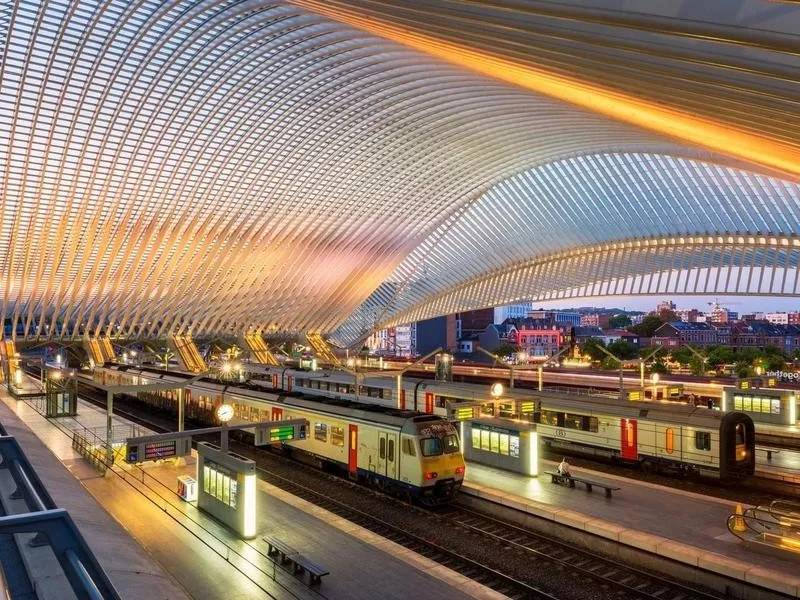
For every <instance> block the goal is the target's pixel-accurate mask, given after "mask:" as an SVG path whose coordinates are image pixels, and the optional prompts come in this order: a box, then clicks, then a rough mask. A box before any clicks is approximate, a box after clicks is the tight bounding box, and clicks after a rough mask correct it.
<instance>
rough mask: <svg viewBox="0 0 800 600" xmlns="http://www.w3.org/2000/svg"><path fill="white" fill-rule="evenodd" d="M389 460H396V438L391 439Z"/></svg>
mask: <svg viewBox="0 0 800 600" xmlns="http://www.w3.org/2000/svg"><path fill="white" fill-rule="evenodd" d="M389 462H394V440H389Z"/></svg>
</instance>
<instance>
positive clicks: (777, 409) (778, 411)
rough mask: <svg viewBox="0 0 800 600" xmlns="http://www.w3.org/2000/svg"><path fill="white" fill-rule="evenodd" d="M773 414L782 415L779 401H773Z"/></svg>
mask: <svg viewBox="0 0 800 600" xmlns="http://www.w3.org/2000/svg"><path fill="white" fill-rule="evenodd" d="M772 414H773V415H779V414H781V401H780V400H778V399H773V400H772Z"/></svg>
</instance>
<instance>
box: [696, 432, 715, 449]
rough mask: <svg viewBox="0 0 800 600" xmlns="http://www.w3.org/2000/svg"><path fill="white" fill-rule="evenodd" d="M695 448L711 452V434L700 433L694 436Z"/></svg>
mask: <svg viewBox="0 0 800 600" xmlns="http://www.w3.org/2000/svg"><path fill="white" fill-rule="evenodd" d="M694 447H695V448H697V449H698V450H711V434H710V433H707V432H705V431H698V432H696V433H695V434H694Z"/></svg>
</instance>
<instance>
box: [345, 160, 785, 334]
mask: <svg viewBox="0 0 800 600" xmlns="http://www.w3.org/2000/svg"><path fill="white" fill-rule="evenodd" d="M798 235H800V185H798V184H796V183H792V182H788V181H785V180H781V179H777V178H774V177H770V176H766V175H761V174H758V173H753V172H748V171H745V170H744V169H742V168H733V167H728V166H723V165H719V164H714V163H711V162H707V161H700V160H696V159H690V158H687V157H676V156H668V155H655V154H646V153H611V154H601V155H585V156H573V157H570V158H566V159H563V160H560V161H555V162H552V163H547V164H543V165H540V166H539V167H537V168H535V169H530V170H525V171H523V172H521V173H519V174H517V175H515V176H513V177H511V178H509V179H507V180H505V181H503V182H501V183H499V184H497V185H496V186H494V187H492V188H491V189H490V190H488V191H487V192H486V193H485V194H483V195H482V196H481V197H480V198H478V199H477V200H476V201H475V202H474V203H472V204H470V205H469V206H468V207H466V208H465V209H464V211H463V212H462V213H461V214H460V215H458V217H457V218H454V219H452V220H451V221H450V222H446V223H444V224H443V225H442V226H440V227H439V228H438V229H437V230H436V231H435V232H434V234H433V235H431V236H430V237H429V238H428V239H426V240H425V241H424V242H422V243H421V244H419V246H417V248H416V249H415V250H414V251H412V252H411V253H410V254H409V256H408V257H407V258H406V260H405V261H403V263H402V264H401V265H399V266H398V267H397V269H395V272H394V273H393V274H392V276H391V277H389V278H388V279H387V281H386V282H385V283H384V284H383V285H382V286H381V288H379V289H378V290H376V292H374V293H373V294H372V296H371V297H370V299H369V300H367V302H365V303H364V304H363V305H362V306H361V307H360V309H359V310H358V311H357V312H356V313H355V314H354V315H353V316H352V317H351V318H350V319H349V320H348V322H347V323H345V324H344V325H343V326H342V328H341V329H340V330H339V331H338V332H337V337H338V338H339V339H340V340H341V341H343V342H350V341H353V340H355V339H359V338H360V337H361V336H362V335H363V333H365V332H368V331H371V330H373V329H375V328H379V327H384V326H389V325H396V324H402V323H408V322H413V321H416V320H420V319H426V318H430V317H434V316H438V315H441V314H448V313H452V312H458V311H464V310H471V309H473V308H483V307H485V306H493V305H501V304H510V303H514V302H518V301H528V300H533V301H536V300H553V299H559V298H562V297H563V298H571V297H584V296H592V295H616V294H623V295H624V294H645V295H648V294H663V293H667V292H669V293H674V294H691V293H716V294H728V293H736V294H756V295H757V294H765V293H766V294H772V295H795V294H796V293H797V285H796V282H795V272H796V269H797V260H796V250H795V248H796V245H797V236H798ZM665 236H668V237H665ZM661 239H666V240H667V242H665V243H663V244H662V243H659V242H657V240H661ZM636 240H653V242H652V243H650V242H648V243H644V244H643V245H642V244H640V243H639V242H637V241H636ZM669 240H673V241H669ZM698 240H699V241H698ZM616 244H621V245H619V246H617V245H616ZM684 244H685V248H684ZM787 244H788V245H787ZM715 246H718V247H719V251H716V250H715ZM740 246H741V247H740ZM726 248H727V250H724V251H723V249H726ZM745 248H750V249H749V250H745ZM785 248H790V249H791V250H792V252H791V253H789V254H785V253H780V252H774V251H773V250H775V249H777V250H781V249H785ZM621 249H624V250H621ZM604 253H608V256H605V255H604ZM578 257H580V258H578ZM636 257H638V259H636V260H634V258H636ZM627 259H630V260H627ZM626 260H627V261H626ZM670 261H673V262H670ZM709 269H710V270H712V271H713V273H714V275H713V276H710V275H708V273H709ZM751 270H752V273H756V271H757V274H755V275H751ZM777 270H780V273H781V274H780V276H777V275H775V273H776V272H777ZM744 272H747V274H748V275H747V277H746V278H744V279H742V276H741V274H742V273H744ZM654 273H656V274H658V277H656V278H652V277H651V276H652V275H653V274H654ZM720 273H724V276H721V277H720V276H719V275H720ZM665 274H666V276H665ZM700 274H702V278H701V277H700ZM732 274H733V275H732ZM731 276H733V278H734V281H735V284H734V283H733V282H732V281H731ZM708 277H710V279H709V280H708V281H706V279H703V278H708ZM753 277H755V278H756V280H758V281H759V282H760V281H762V280H763V278H764V277H767V278H769V280H770V282H771V283H770V285H769V286H768V287H767V291H766V292H762V286H761V285H758V286H756V285H755V280H754V279H753ZM676 278H678V279H676ZM645 281H646V282H647V284H646V285H645V284H644V282H645ZM678 281H680V284H679V283H678ZM701 281H702V282H703V283H702V285H701ZM742 281H746V282H748V283H749V284H752V285H748V286H744V287H742V286H741V285H740V284H741V283H742ZM634 282H638V284H639V285H634ZM609 286H610V287H609ZM609 289H611V290H614V291H609ZM581 290H582V291H581ZM601 291H602V293H601Z"/></svg>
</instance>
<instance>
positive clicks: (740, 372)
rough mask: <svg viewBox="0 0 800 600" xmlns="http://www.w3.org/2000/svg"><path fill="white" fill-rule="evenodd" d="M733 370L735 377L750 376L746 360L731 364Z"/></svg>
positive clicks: (748, 364) (750, 371) (750, 372)
mask: <svg viewBox="0 0 800 600" xmlns="http://www.w3.org/2000/svg"><path fill="white" fill-rule="evenodd" d="M733 372H734V373H736V376H737V377H750V376H751V375H752V370H751V368H750V363H749V362H747V361H738V362H737V363H736V364H735V365H734V366H733Z"/></svg>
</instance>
